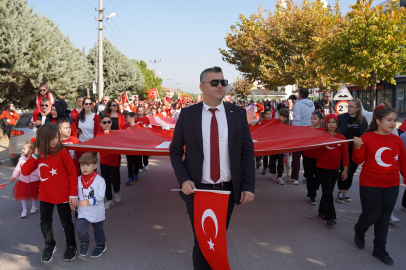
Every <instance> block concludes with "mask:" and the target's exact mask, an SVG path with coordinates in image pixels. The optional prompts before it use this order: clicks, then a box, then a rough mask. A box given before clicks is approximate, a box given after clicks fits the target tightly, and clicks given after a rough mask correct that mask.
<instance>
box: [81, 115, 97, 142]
mask: <svg viewBox="0 0 406 270" xmlns="http://www.w3.org/2000/svg"><path fill="white" fill-rule="evenodd" d="M94 116H95V113H92V114H85V122H82V121H81V120H80V118H79V119H78V123H79V125H78V126H79V128H80V129H81V130H82V134H79V142H85V141H87V140H90V139H93V138H94Z"/></svg>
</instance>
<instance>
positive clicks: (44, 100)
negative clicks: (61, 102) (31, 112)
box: [41, 97, 49, 102]
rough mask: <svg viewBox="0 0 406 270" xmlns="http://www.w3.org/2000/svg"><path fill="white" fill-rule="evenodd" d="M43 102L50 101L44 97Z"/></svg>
mask: <svg viewBox="0 0 406 270" xmlns="http://www.w3.org/2000/svg"><path fill="white" fill-rule="evenodd" d="M41 102H49V99H48V98H46V97H44V98H43V99H41Z"/></svg>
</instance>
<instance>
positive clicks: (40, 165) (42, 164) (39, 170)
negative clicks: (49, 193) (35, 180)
mask: <svg viewBox="0 0 406 270" xmlns="http://www.w3.org/2000/svg"><path fill="white" fill-rule="evenodd" d="M42 166H47V167H48V168H49V166H48V165H47V164H45V163H41V164H39V165H38V173H39V179H40V180H41V181H46V180H48V178H49V177H48V178H45V179H42V178H41V167H42Z"/></svg>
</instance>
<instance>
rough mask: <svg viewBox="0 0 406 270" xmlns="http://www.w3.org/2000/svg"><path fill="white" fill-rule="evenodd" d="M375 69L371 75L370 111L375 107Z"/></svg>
mask: <svg viewBox="0 0 406 270" xmlns="http://www.w3.org/2000/svg"><path fill="white" fill-rule="evenodd" d="M376 77H377V74H376V71H374V73H373V75H372V91H371V111H373V110H374V109H375V107H376Z"/></svg>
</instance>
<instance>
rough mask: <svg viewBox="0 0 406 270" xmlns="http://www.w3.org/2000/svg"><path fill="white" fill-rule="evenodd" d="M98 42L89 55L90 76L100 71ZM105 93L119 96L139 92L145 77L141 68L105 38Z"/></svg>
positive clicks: (115, 96) (94, 76)
mask: <svg viewBox="0 0 406 270" xmlns="http://www.w3.org/2000/svg"><path fill="white" fill-rule="evenodd" d="M97 51H98V44H95V46H94V47H93V48H92V49H90V51H89V54H88V55H87V60H88V61H87V63H88V66H89V72H90V76H91V77H92V78H96V72H97V71H98V62H97V60H98V54H97ZM103 82H104V89H103V94H104V95H105V96H109V97H110V98H118V97H120V95H121V94H122V93H124V92H128V94H129V95H133V94H138V91H140V90H141V89H143V88H144V77H143V76H142V73H141V71H140V69H139V68H138V67H137V66H136V65H134V63H133V62H132V61H131V60H130V59H128V58H127V57H126V56H125V55H123V54H122V53H121V52H120V51H119V50H118V49H117V48H116V47H115V46H114V45H113V44H112V43H111V42H110V41H109V40H107V39H104V40H103Z"/></svg>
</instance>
